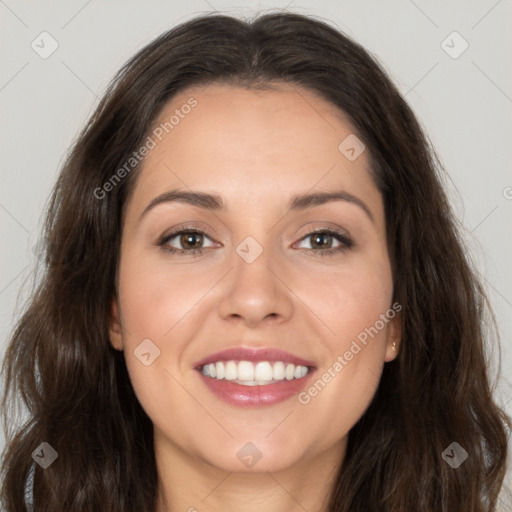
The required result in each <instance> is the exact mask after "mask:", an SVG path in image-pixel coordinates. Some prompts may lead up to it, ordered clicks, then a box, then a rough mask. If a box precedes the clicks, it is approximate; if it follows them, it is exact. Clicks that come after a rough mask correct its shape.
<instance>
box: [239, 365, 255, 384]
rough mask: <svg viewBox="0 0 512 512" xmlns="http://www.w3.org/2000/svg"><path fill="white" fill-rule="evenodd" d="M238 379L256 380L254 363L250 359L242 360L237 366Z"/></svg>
mask: <svg viewBox="0 0 512 512" xmlns="http://www.w3.org/2000/svg"><path fill="white" fill-rule="evenodd" d="M237 370H238V372H237V377H238V380H254V365H253V364H252V363H251V362H249V361H240V362H239V363H238V368H237Z"/></svg>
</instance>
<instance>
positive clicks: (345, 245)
mask: <svg viewBox="0 0 512 512" xmlns="http://www.w3.org/2000/svg"><path fill="white" fill-rule="evenodd" d="M186 233H194V234H199V235H202V236H205V237H207V238H210V237H209V236H208V235H207V234H206V233H205V232H204V231H202V230H201V229H197V228H192V227H190V228H187V227H185V228H181V229H179V230H177V231H174V232H173V233H170V234H168V235H165V236H163V237H162V238H161V239H160V241H159V242H158V246H159V247H160V248H161V249H162V250H163V251H165V252H167V253H169V254H188V255H200V254H202V253H203V252H204V249H205V248H202V249H188V250H187V249H176V248H174V247H169V246H168V245H166V244H167V243H168V242H169V240H172V239H173V238H175V237H176V236H178V235H183V234H186ZM319 233H320V234H327V235H331V236H333V237H334V238H335V239H337V240H338V241H339V242H341V245H340V246H339V247H336V248H334V249H326V250H322V249H299V250H300V251H301V252H303V253H304V254H310V253H314V255H315V256H320V257H324V256H333V255H335V254H338V253H342V252H345V251H348V250H349V249H351V248H352V247H353V246H354V242H353V241H352V240H351V239H350V238H349V237H348V236H347V235H346V234H345V233H343V232H341V231H337V230H335V229H332V228H320V229H315V230H313V231H310V232H309V233H308V234H306V235H305V236H303V237H302V238H301V239H300V241H302V240H305V239H306V238H308V237H310V236H312V235H316V234H319Z"/></svg>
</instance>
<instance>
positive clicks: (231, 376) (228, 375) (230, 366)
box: [220, 361, 238, 380]
mask: <svg viewBox="0 0 512 512" xmlns="http://www.w3.org/2000/svg"><path fill="white" fill-rule="evenodd" d="M220 364H222V363H220ZM237 373H238V369H237V366H236V363H235V361H228V362H227V363H226V367H225V369H224V378H225V379H226V380H235V379H236V377H237Z"/></svg>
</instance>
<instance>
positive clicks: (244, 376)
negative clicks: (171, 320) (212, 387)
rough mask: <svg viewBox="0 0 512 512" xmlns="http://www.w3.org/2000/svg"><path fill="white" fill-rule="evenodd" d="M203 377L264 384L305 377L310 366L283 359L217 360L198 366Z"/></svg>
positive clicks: (256, 384)
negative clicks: (256, 360)
mask: <svg viewBox="0 0 512 512" xmlns="http://www.w3.org/2000/svg"><path fill="white" fill-rule="evenodd" d="M198 370H200V371H201V373H202V374H203V375H204V376H205V377H210V378H211V379H214V380H226V381H231V382H233V383H234V384H239V385H241V386H266V385H269V384H276V383H278V382H281V381H291V380H298V379H302V378H303V377H305V376H306V375H307V374H308V373H309V372H310V371H311V370H312V367H310V366H305V365H295V364H293V363H285V362H283V361H273V362H270V361H258V362H252V361H243V360H242V361H236V360H230V361H217V362H214V363H209V364H204V365H202V366H200V367H199V368H198Z"/></svg>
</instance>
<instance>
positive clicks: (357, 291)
mask: <svg viewBox="0 0 512 512" xmlns="http://www.w3.org/2000/svg"><path fill="white" fill-rule="evenodd" d="M185 105H189V106H190V108H188V107H185ZM171 116H174V118H173V119H172V120H171V122H170V123H171V124H169V120H170V119H171ZM165 122H168V124H167V129H166V130H165V129H162V128H161V123H165ZM159 127H160V128H159ZM154 128H155V130H154V131H153V133H151V134H150V137H151V138H152V140H153V142H150V143H149V144H148V147H149V146H151V149H150V151H149V154H148V155H147V156H146V158H145V161H144V165H143V168H142V169H141V171H140V174H139V175H138V176H137V181H136V183H135V187H134V189H133V193H132V195H131V197H130V198H129V201H128V203H127V207H126V216H125V219H124V225H123V233H122V244H121V255H120V267H119V278H118V296H117V299H116V300H114V301H113V303H112V324H111V329H110V334H111V341H112V344H113V345H114V347H115V348H117V349H119V350H123V351H124V355H125V359H126V365H127V368H128V371H129V374H130V378H131V381H132V383H133V387H134V390H135V392H136V394H137V397H138V399H139V401H140V403H141V405H142V407H143V408H144V409H145V411H146V412H147V414H148V416H149V417H150V418H151V420H152V422H153V424H154V431H155V449H156V450H157V456H158V453H163V452H165V453H167V454H173V453H174V454H178V453H179V454H185V456H186V457H190V458H192V459H194V460H200V461H202V462H205V463H207V464H210V465H212V466H215V467H217V468H222V469H223V470H226V471H239V472H241V471H254V470H260V471H276V470H283V469H286V468H291V467H293V466H294V465H298V464H300V463H303V462H308V461H309V462H311V461H313V460H314V459H315V458H318V457H319V456H320V454H322V453H326V452H328V453H339V454H342V453H343V447H344V445H345V442H346V439H347V435H348V432H349V430H350V428H351V427H352V426H353V425H354V424H355V423H356V422H357V421H358V420H359V418H360V417H361V416H362V414H363V413H364V411H365V410H366V408H367V407H368V405H369V403H370V401H371V399H372V397H373V395H374V394H375V392H376V389H377V386H378V383H379V379H380V376H381V372H382V369H383V366H384V364H385V362H386V361H390V360H391V359H393V358H394V357H395V356H396V353H397V351H396V350H394V349H393V347H392V344H393V342H395V347H397V346H398V341H399V322H398V309H399V308H396V307H395V308H393V305H392V294H393V282H392V276H391V265H390V260H389V256H388V252H387V246H386V226H385V218H384V206H383V201H382V197H381V195H380V193H379V191H378V189H377V188H376V186H375V184H374V182H373V180H372V177H371V175H370V172H369V163H368V162H369V160H368V155H367V153H366V151H364V150H363V151H362V153H360V152H361V150H362V149H363V147H362V146H361V145H360V144H361V143H360V141H358V139H356V138H355V137H356V135H355V134H354V129H353V128H352V127H351V125H350V124H349V122H348V121H347V120H346V119H345V118H344V116H343V115H342V113H341V112H339V111H338V110H337V109H336V108H335V107H333V106H332V105H331V104H329V103H328V102H326V101H324V100H322V99H320V98H319V97H317V96H316V95H315V94H314V93H312V92H310V91H308V90H305V89H301V88H298V87H296V86H293V87H292V86H290V85H286V84H283V85H279V86H278V88H277V89H276V90H266V91H249V90H246V89H243V88H237V87H232V86H228V85H219V84H216V85H210V86H208V87H206V88H191V89H189V90H187V91H183V92H182V93H180V94H179V95H178V96H175V97H174V98H173V99H172V101H171V102H170V103H169V104H168V105H167V106H166V108H165V110H164V111H163V112H162V113H161V115H160V116H159V119H158V120H157V121H156V123H155V125H154ZM166 131H167V132H168V133H166ZM347 137H349V139H347ZM160 139H161V140H160ZM340 144H341V146H340ZM153 146H154V147H153ZM359 153H360V154H359ZM358 154H359V156H358ZM179 193H186V194H189V195H188V196H183V195H182V196H180V195H179ZM194 193H195V194H202V195H200V196H197V195H193V194H194ZM191 194H192V195H191ZM329 194H331V196H328V195H329ZM312 195H314V196H316V198H315V197H313V198H309V199H308V198H307V197H306V196H312ZM209 196H213V197H209ZM329 197H330V199H328V198H329ZM180 231H181V232H180ZM228 349H233V350H231V351H230V352H226V353H224V354H218V353H219V352H221V351H225V350H228ZM205 362H206V363H208V365H205V367H204V368H203V363H205ZM206 368H207V369H206ZM213 368H214V369H215V377H213V375H212V374H213V371H214V370H213ZM306 371H307V373H306ZM203 372H204V373H209V375H204V374H203ZM269 379H270V380H269ZM248 443H251V444H248ZM251 457H252V458H251ZM256 459H258V460H257V461H256ZM251 461H252V462H251ZM254 461H256V463H254ZM252 466H254V469H252Z"/></svg>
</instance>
